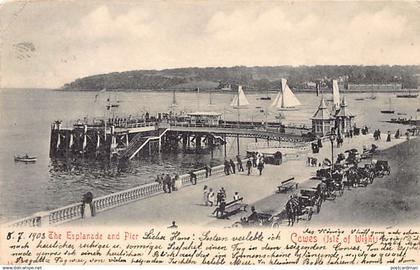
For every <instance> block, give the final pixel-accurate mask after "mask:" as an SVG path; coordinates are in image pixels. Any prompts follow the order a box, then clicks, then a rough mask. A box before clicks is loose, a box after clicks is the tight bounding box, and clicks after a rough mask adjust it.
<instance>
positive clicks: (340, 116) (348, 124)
mask: <svg viewBox="0 0 420 270" xmlns="http://www.w3.org/2000/svg"><path fill="white" fill-rule="evenodd" d="M334 117H335V129H336V130H338V134H349V133H350V132H351V131H352V130H353V127H354V118H355V115H353V114H352V113H351V112H350V111H349V109H348V105H347V101H346V97H345V96H344V97H343V99H342V100H341V103H340V109H339V110H337V111H336V113H335V115H334Z"/></svg>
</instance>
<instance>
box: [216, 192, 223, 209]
mask: <svg viewBox="0 0 420 270" xmlns="http://www.w3.org/2000/svg"><path fill="white" fill-rule="evenodd" d="M222 200H223V192H222V190H221V189H220V190H219V192H217V195H216V206H218V205H219V204H220V203H221V202H222Z"/></svg>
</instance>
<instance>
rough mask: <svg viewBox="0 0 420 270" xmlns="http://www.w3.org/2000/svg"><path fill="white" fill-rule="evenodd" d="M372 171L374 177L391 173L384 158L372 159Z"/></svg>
mask: <svg viewBox="0 0 420 270" xmlns="http://www.w3.org/2000/svg"><path fill="white" fill-rule="evenodd" d="M372 165H373V173H374V175H375V177H380V178H381V177H383V176H384V175H389V174H390V173H391V167H390V166H389V164H388V161H386V160H373V161H372Z"/></svg>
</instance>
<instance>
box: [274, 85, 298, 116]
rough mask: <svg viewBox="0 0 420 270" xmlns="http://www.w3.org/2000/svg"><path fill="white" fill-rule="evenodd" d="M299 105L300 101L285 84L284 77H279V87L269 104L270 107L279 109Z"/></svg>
mask: <svg viewBox="0 0 420 270" xmlns="http://www.w3.org/2000/svg"><path fill="white" fill-rule="evenodd" d="M298 105H301V103H300V101H299V100H298V99H297V97H296V96H295V94H293V92H292V90H290V88H289V86H288V85H287V80H286V79H281V89H280V92H279V93H278V94H277V96H276V98H275V99H274V101H273V103H272V104H271V106H272V107H275V108H277V109H279V110H281V109H286V108H293V107H295V106H298Z"/></svg>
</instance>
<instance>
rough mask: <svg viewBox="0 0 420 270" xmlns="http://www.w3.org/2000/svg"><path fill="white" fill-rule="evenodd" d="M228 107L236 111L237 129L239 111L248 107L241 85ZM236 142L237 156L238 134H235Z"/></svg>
mask: <svg viewBox="0 0 420 270" xmlns="http://www.w3.org/2000/svg"><path fill="white" fill-rule="evenodd" d="M230 106H231V107H233V108H234V109H236V110H237V111H238V128H239V127H240V126H239V123H240V109H245V108H248V106H249V101H248V98H247V97H246V95H245V93H244V91H243V90H242V86H241V85H238V94H236V95H235V96H234V97H233V100H232V102H231V103H230ZM236 142H237V149H238V155H239V154H240V151H239V134H237V136H236Z"/></svg>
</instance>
